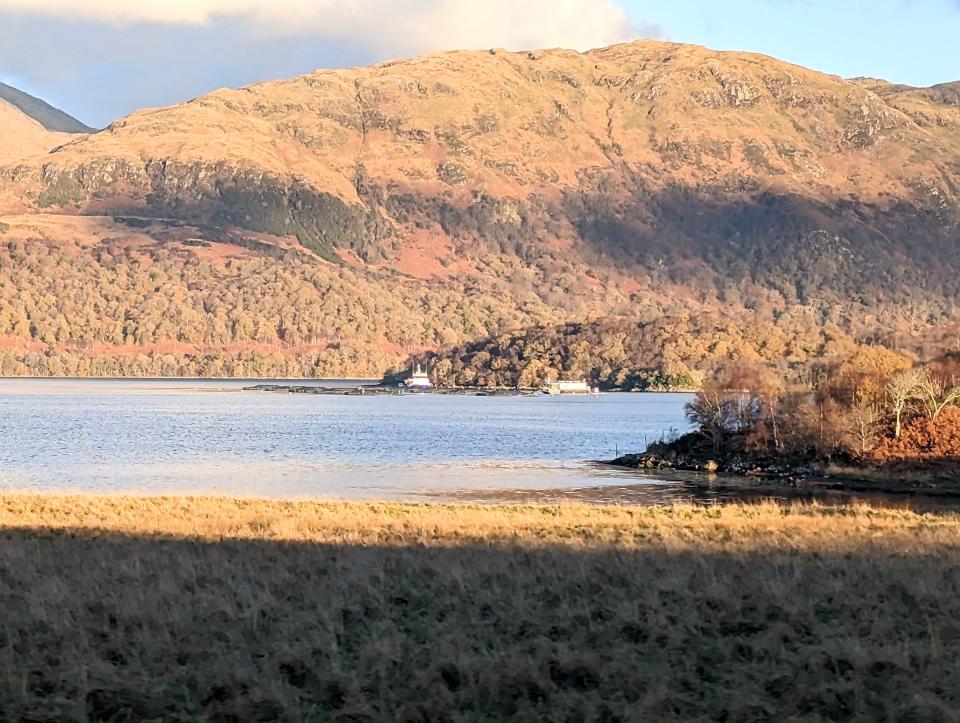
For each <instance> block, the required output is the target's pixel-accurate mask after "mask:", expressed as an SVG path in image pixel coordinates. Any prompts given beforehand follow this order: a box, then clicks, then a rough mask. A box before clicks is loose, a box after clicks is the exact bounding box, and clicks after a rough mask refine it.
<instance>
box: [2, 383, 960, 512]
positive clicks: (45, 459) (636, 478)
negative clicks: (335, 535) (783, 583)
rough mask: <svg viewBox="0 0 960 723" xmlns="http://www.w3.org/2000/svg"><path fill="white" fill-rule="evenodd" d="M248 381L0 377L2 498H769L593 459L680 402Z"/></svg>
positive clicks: (646, 433) (882, 500) (642, 435)
mask: <svg viewBox="0 0 960 723" xmlns="http://www.w3.org/2000/svg"><path fill="white" fill-rule="evenodd" d="M312 383H314V384H319V385H324V386H331V385H332V384H341V385H343V386H356V385H357V384H358V382H356V381H346V382H329V381H317V382H312ZM249 384H250V382H249V381H220V380H56V379H53V380H10V379H7V380H3V379H0V488H7V489H32V490H60V491H78V490H79V491H89V492H141V493H151V494H181V493H196V494H222V495H239V496H265V497H335V498H348V499H395V500H416V501H427V500H432V501H447V502H449V501H461V502H476V503H493V502H518V503H533V502H540V503H545V502H558V501H588V502H597V503H636V504H664V503H670V502H675V501H691V502H698V503H715V502H723V501H728V500H731V499H738V500H739V499H759V498H767V497H769V495H758V494H757V493H743V492H740V493H734V492H729V491H721V490H710V489H703V488H702V485H693V484H691V483H690V482H691V480H693V479H694V478H692V477H682V476H680V477H678V476H677V475H673V476H672V477H669V476H664V475H662V474H659V473H658V475H651V474H648V473H640V472H636V471H633V470H625V469H617V468H611V467H607V466H604V465H598V464H593V463H590V462H588V461H587V460H596V459H608V458H611V457H614V456H616V455H617V454H618V453H622V452H625V451H635V450H639V449H642V448H644V447H645V446H646V444H647V443H648V442H650V441H653V440H655V439H658V438H660V437H661V436H663V435H665V434H669V433H670V432H671V430H681V431H682V430H685V429H686V428H687V423H686V421H685V419H684V415H683V405H684V403H685V402H686V401H687V400H688V399H689V395H683V394H606V395H602V396H600V397H592V396H587V397H546V396H534V397H464V396H439V395H406V396H403V397H399V396H366V397H341V396H317V395H297V394H272V393H260V392H243V391H242V388H243V387H244V386H248V385H249ZM774 496H777V497H781V498H786V497H787V496H788V495H787V494H786V493H779V492H778V493H776V494H775V495H774ZM790 497H791V498H792V497H793V496H790ZM864 498H865V496H864V495H856V496H853V497H851V496H844V495H840V494H822V495H818V496H817V499H820V500H821V501H825V502H834V501H842V502H848V501H851V500H855V499H864ZM870 501H871V503H875V504H897V505H907V506H913V507H916V508H923V506H924V505H926V504H928V503H927V502H926V501H924V500H923V499H918V498H896V497H882V496H880V497H876V496H874V497H873V498H871V499H870ZM929 504H930V508H931V509H933V508H938V509H939V508H943V507H944V506H945V505H944V503H943V502H942V501H940V500H934V501H932V502H930V503H929Z"/></svg>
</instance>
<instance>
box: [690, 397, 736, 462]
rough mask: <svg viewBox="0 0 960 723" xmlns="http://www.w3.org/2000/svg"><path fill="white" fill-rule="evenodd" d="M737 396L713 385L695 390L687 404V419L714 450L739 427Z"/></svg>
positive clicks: (721, 445)
mask: <svg viewBox="0 0 960 723" xmlns="http://www.w3.org/2000/svg"><path fill="white" fill-rule="evenodd" d="M738 396H739V395H736V394H731V393H730V392H728V391H726V390H724V389H722V388H720V387H717V386H713V387H708V388H705V389H703V390H702V391H700V392H697V396H696V397H694V399H693V401H691V402H689V403H688V404H687V408H686V412H687V419H689V420H690V421H691V422H692V423H693V424H695V425H696V426H697V427H699V428H700V432H701V434H703V435H704V436H705V437H707V439H709V440H710V442H711V443H712V445H713V451H714V452H719V451H720V450H721V449H722V448H723V444H724V441H725V440H726V438H727V436H728V435H729V434H731V433H732V432H734V431H736V430H737V429H738V428H739V417H740V404H739V400H738Z"/></svg>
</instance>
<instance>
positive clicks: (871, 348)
mask: <svg viewBox="0 0 960 723" xmlns="http://www.w3.org/2000/svg"><path fill="white" fill-rule="evenodd" d="M890 341H891V340H887V343H890ZM887 353H891V354H892V352H887V351H886V349H885V347H884V346H883V344H881V343H878V342H876V341H872V342H870V343H864V342H863V341H858V340H856V339H855V338H854V337H853V336H852V335H851V334H849V333H848V332H846V331H844V330H843V329H842V328H841V327H840V326H839V325H838V324H836V323H829V322H828V323H822V322H821V317H820V316H819V315H818V314H817V313H816V312H815V311H814V309H812V308H809V307H807V308H804V307H794V308H792V309H790V310H788V311H784V312H782V313H779V314H777V315H776V316H775V317H773V318H772V319H771V320H770V321H769V322H767V323H759V322H756V321H753V320H751V319H749V318H740V319H738V320H734V319H732V318H731V317H729V316H723V315H719V314H702V315H698V316H692V315H690V314H680V315H676V316H664V317H659V318H657V319H655V320H653V321H649V322H646V321H636V320H634V319H627V318H605V319H599V320H596V321H592V322H589V323H568V324H560V325H555V326H541V327H536V328H532V329H528V330H526V331H524V332H521V333H517V334H504V335H499V336H492V337H488V338H485V339H481V340H478V341H475V342H470V343H468V344H464V345H459V346H456V347H454V348H452V349H446V350H442V351H440V352H431V353H426V354H421V355H417V356H415V357H414V359H413V363H420V364H426V365H427V367H428V368H429V369H430V370H431V372H432V374H433V375H434V377H435V379H436V381H437V383H439V384H441V385H443V386H452V387H497V388H505V387H506V388H509V387H519V388H523V389H534V388H539V387H541V386H542V385H543V384H544V383H545V382H546V381H547V380H549V379H553V380H556V379H561V378H565V379H585V380H587V381H588V382H590V384H591V385H597V386H599V387H600V388H601V389H604V390H622V391H683V390H694V389H699V388H700V387H701V386H702V385H703V384H704V382H705V381H708V380H709V379H710V378H711V376H712V375H713V374H714V373H715V372H717V371H720V370H722V369H725V368H727V367H729V366H730V365H731V364H741V365H754V366H757V367H758V368H764V369H767V370H769V372H770V373H771V374H774V375H776V376H778V377H779V378H782V379H784V380H785V381H786V382H787V383H790V384H795V385H802V386H804V387H806V388H810V387H812V386H813V385H815V384H816V383H817V381H818V379H819V378H821V377H822V376H823V375H824V374H825V373H827V370H828V369H829V368H831V367H832V365H835V364H837V363H838V362H840V361H842V360H843V359H846V358H851V357H855V356H857V355H871V354H877V355H883V354H887ZM909 354H910V357H911V358H915V357H916V353H915V352H910V353H909ZM894 356H897V358H906V357H900V356H899V355H896V354H894Z"/></svg>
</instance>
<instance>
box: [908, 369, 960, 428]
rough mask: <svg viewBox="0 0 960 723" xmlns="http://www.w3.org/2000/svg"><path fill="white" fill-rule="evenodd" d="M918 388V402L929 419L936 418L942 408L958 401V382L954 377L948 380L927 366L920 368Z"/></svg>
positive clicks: (959, 390)
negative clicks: (935, 373)
mask: <svg viewBox="0 0 960 723" xmlns="http://www.w3.org/2000/svg"><path fill="white" fill-rule="evenodd" d="M918 389H919V394H918V396H919V399H920V402H921V404H923V407H924V409H925V410H926V412H927V416H928V417H930V419H936V418H937V417H939V416H940V413H941V412H942V411H943V410H944V409H946V408H947V407H949V406H950V405H951V404H956V403H957V402H958V401H960V384H957V381H956V379H954V378H951V379H950V380H949V381H948V380H947V379H945V378H943V377H941V376H936V375H934V374H933V373H932V372H931V371H930V369H929V368H927V367H923V369H922V370H921V373H920V382H919V386H918Z"/></svg>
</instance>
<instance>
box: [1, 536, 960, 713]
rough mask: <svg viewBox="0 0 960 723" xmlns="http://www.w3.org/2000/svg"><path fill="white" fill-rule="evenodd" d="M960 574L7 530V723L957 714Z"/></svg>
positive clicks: (838, 560) (856, 552) (849, 565)
mask: <svg viewBox="0 0 960 723" xmlns="http://www.w3.org/2000/svg"><path fill="white" fill-rule="evenodd" d="M954 559H955V556H952V555H942V556H937V557H906V556H900V555H895V554H892V553H888V552H883V551H881V550H879V549H878V548H870V547H869V546H864V547H860V548H856V549H850V550H849V551H847V552H845V553H842V554H837V555H824V554H814V553H802V552H798V551H796V550H781V551H777V550H774V551H765V552H762V553H761V552H751V553H736V554H709V553H698V552H670V551H668V550H665V549H657V548H655V547H653V546H651V547H650V548H647V549H641V550H627V549H619V548H618V549H611V548H607V549H600V550H577V549H576V547H574V546H572V545H571V546H568V547H547V548H535V549H531V548H530V547H504V546H489V547H482V546H468V547H422V546H421V547H387V546H384V547H352V546H333V545H321V544H296V543H271V542H264V541H243V540H233V539H231V540H225V541H223V542H198V541H191V540H184V539H174V538H150V537H124V536H120V535H114V534H102V535H94V534H91V533H89V532H70V531H66V532H65V531H63V530H57V531H49V530H42V529H14V530H9V529H8V530H4V531H3V532H2V533H0V611H2V613H0V614H2V620H0V676H2V677H0V718H3V719H9V720H32V721H42V720H51V721H52V720H99V721H134V720H143V719H155V720H197V719H208V720H222V721H246V720H263V721H271V720H332V721H344V722H346V721H353V722H358V721H368V720H371V721H372V720H409V721H447V720H464V721H467V720H478V719H484V720H490V719H505V718H510V719H513V720H560V721H616V720H649V719H651V718H655V719H656V718H660V719H662V718H680V719H685V720H692V719H712V720H724V719H735V720H744V719H770V718H781V719H782V718H785V717H790V716H801V717H803V716H808V717H812V718H816V717H825V718H830V719H853V718H858V719H875V720H880V719H885V718H886V719H901V720H902V719H906V718H910V719H916V720H928V719H956V718H957V716H958V715H960V691H958V688H957V686H956V677H955V675H956V671H957V669H958V664H960V570H958V569H957V567H956V566H954V565H953V561H954Z"/></svg>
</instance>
